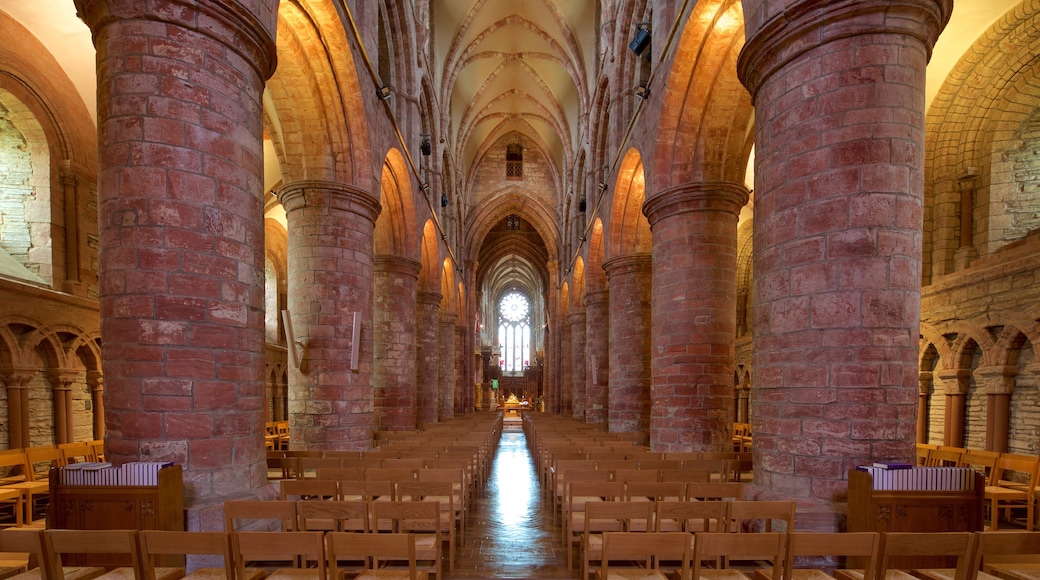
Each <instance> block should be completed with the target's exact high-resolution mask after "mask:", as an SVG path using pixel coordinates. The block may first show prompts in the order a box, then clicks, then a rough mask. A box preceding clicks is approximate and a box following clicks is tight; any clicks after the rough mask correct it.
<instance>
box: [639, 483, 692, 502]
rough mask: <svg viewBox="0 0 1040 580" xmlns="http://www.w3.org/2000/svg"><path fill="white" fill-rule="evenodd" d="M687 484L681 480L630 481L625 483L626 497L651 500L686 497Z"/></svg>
mask: <svg viewBox="0 0 1040 580" xmlns="http://www.w3.org/2000/svg"><path fill="white" fill-rule="evenodd" d="M685 488H686V485H685V484H684V483H683V482H681V481H630V482H628V483H626V484H625V497H626V498H627V499H628V501H632V500H633V499H639V498H643V499H647V500H651V501H662V500H673V501H677V500H682V499H686V491H685Z"/></svg>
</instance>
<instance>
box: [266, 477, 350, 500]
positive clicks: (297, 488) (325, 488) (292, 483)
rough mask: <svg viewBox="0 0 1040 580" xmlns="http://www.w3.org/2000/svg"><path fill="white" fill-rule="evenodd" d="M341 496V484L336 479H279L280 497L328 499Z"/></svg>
mask: <svg viewBox="0 0 1040 580" xmlns="http://www.w3.org/2000/svg"><path fill="white" fill-rule="evenodd" d="M337 498H339V485H337V484H336V480H334V479H282V480H279V481H278V499H283V500H291V501H298V500H310V501H328V500H333V499H337Z"/></svg>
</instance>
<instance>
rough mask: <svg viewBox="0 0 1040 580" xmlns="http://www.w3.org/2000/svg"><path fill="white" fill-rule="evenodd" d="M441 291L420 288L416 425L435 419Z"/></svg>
mask: <svg viewBox="0 0 1040 580" xmlns="http://www.w3.org/2000/svg"><path fill="white" fill-rule="evenodd" d="M442 298H443V297H442V296H441V293H440V292H420V293H419V298H418V306H417V309H416V310H417V312H416V314H417V317H418V320H417V321H416V322H417V323H416V333H417V334H416V338H417V342H416V347H417V348H416V357H415V367H416V368H415V383H416V399H417V401H416V405H417V407H418V408H417V410H416V414H417V419H418V424H419V426H422V425H426V424H430V423H436V422H437V407H438V401H439V399H438V386H439V385H438V382H437V372H438V367H437V357H438V351H439V347H440V343H439V342H438V340H439V339H440V329H439V327H438V317H439V315H440V308H441V299H442Z"/></svg>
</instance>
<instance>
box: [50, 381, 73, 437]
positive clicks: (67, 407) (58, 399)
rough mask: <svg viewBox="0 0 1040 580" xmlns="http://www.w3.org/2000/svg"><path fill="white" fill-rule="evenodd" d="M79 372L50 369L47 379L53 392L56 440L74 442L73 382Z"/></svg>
mask: <svg viewBox="0 0 1040 580" xmlns="http://www.w3.org/2000/svg"><path fill="white" fill-rule="evenodd" d="M76 375H77V373H76V372H74V371H67V370H61V369H49V370H48V371H47V380H48V381H49V382H50V383H51V393H52V398H53V403H54V442H55V443H72V442H73V440H74V437H73V433H74V431H73V421H74V419H73V417H72V383H73V382H75V380H76Z"/></svg>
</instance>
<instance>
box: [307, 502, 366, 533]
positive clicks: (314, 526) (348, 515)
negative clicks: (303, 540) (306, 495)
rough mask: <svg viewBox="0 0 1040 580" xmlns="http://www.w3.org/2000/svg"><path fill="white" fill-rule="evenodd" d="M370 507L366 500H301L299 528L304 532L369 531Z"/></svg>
mask: <svg viewBox="0 0 1040 580" xmlns="http://www.w3.org/2000/svg"><path fill="white" fill-rule="evenodd" d="M369 511H370V510H369V507H368V502H365V501H341V500H332V501H307V500H304V501H299V502H297V503H296V516H297V524H296V528H295V529H297V530H301V531H304V532H312V531H322V532H330V531H334V532H352V533H368V532H370V531H372V528H371V526H370V524H369V518H370V514H369Z"/></svg>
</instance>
